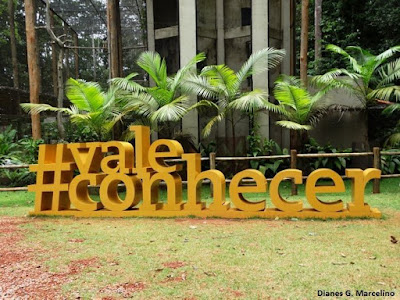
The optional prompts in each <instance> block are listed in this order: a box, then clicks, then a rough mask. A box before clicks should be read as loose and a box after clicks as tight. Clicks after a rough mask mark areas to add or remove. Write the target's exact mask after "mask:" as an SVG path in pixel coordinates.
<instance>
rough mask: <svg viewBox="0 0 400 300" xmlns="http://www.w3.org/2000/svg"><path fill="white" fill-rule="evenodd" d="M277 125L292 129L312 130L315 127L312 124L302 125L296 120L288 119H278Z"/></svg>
mask: <svg viewBox="0 0 400 300" xmlns="http://www.w3.org/2000/svg"><path fill="white" fill-rule="evenodd" d="M276 124H277V125H279V126H281V127H284V128H287V129H290V130H307V131H308V130H311V129H313V128H312V126H310V125H301V124H299V123H296V122H292V121H286V120H282V121H277V122H276Z"/></svg>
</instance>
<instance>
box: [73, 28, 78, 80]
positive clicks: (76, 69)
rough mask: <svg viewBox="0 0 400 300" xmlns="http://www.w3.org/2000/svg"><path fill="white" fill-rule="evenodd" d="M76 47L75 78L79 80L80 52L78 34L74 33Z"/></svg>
mask: <svg viewBox="0 0 400 300" xmlns="http://www.w3.org/2000/svg"><path fill="white" fill-rule="evenodd" d="M74 45H75V47H76V48H75V50H74V63H75V78H76V79H78V78H79V52H78V51H79V50H78V34H77V33H74Z"/></svg>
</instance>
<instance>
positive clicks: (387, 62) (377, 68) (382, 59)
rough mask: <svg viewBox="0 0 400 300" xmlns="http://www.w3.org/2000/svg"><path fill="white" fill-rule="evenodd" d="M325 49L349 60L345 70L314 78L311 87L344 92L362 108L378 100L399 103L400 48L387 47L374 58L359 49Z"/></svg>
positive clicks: (329, 47)
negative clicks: (397, 81)
mask: <svg viewBox="0 0 400 300" xmlns="http://www.w3.org/2000/svg"><path fill="white" fill-rule="evenodd" d="M326 49H327V50H329V51H332V52H334V53H338V54H340V55H342V56H343V57H344V58H346V59H347V60H348V61H349V65H348V67H347V68H346V69H333V70H331V71H329V72H327V73H326V74H324V75H319V76H315V77H314V79H313V82H314V84H316V85H317V86H319V87H321V86H322V87H324V86H327V85H330V86H333V87H335V88H339V89H346V90H347V91H349V92H350V93H351V94H353V95H355V96H356V97H357V99H359V100H360V102H361V103H362V105H363V107H364V108H368V107H369V106H373V105H376V104H377V101H378V100H383V101H393V99H395V100H397V101H400V86H398V85H396V84H395V82H396V80H399V79H400V58H397V59H394V60H391V59H392V58H394V56H395V54H396V53H397V52H400V46H396V47H393V48H390V49H388V50H386V51H384V52H382V53H381V54H379V55H373V54H371V53H370V52H368V51H367V50H365V49H362V48H360V47H354V46H351V47H347V48H346V50H344V49H342V48H340V47H338V46H335V45H328V46H327V47H326Z"/></svg>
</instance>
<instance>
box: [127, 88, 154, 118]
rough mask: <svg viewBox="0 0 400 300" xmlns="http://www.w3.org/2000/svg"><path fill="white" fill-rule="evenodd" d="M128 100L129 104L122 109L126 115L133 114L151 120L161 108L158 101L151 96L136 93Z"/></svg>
mask: <svg viewBox="0 0 400 300" xmlns="http://www.w3.org/2000/svg"><path fill="white" fill-rule="evenodd" d="M128 100H129V101H127V104H126V105H125V106H124V107H123V108H122V111H123V112H124V114H128V113H130V112H133V113H135V114H137V115H140V116H143V117H145V118H149V117H150V115H151V114H152V113H154V112H155V111H157V109H158V108H159V105H158V103H157V101H156V100H155V99H154V98H153V97H152V96H151V95H150V94H146V93H134V94H132V95H130V96H129V98H128Z"/></svg>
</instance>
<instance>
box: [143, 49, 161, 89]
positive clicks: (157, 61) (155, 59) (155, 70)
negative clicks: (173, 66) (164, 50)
mask: <svg viewBox="0 0 400 300" xmlns="http://www.w3.org/2000/svg"><path fill="white" fill-rule="evenodd" d="M137 64H138V65H139V67H141V68H142V69H143V70H145V71H146V72H147V74H149V76H150V77H151V78H152V79H153V80H154V82H155V83H156V85H157V86H159V87H161V88H167V77H168V76H167V63H166V62H165V59H162V58H161V56H160V54H158V53H157V52H152V51H145V52H142V53H141V54H140V56H139V58H138V60H137Z"/></svg>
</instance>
